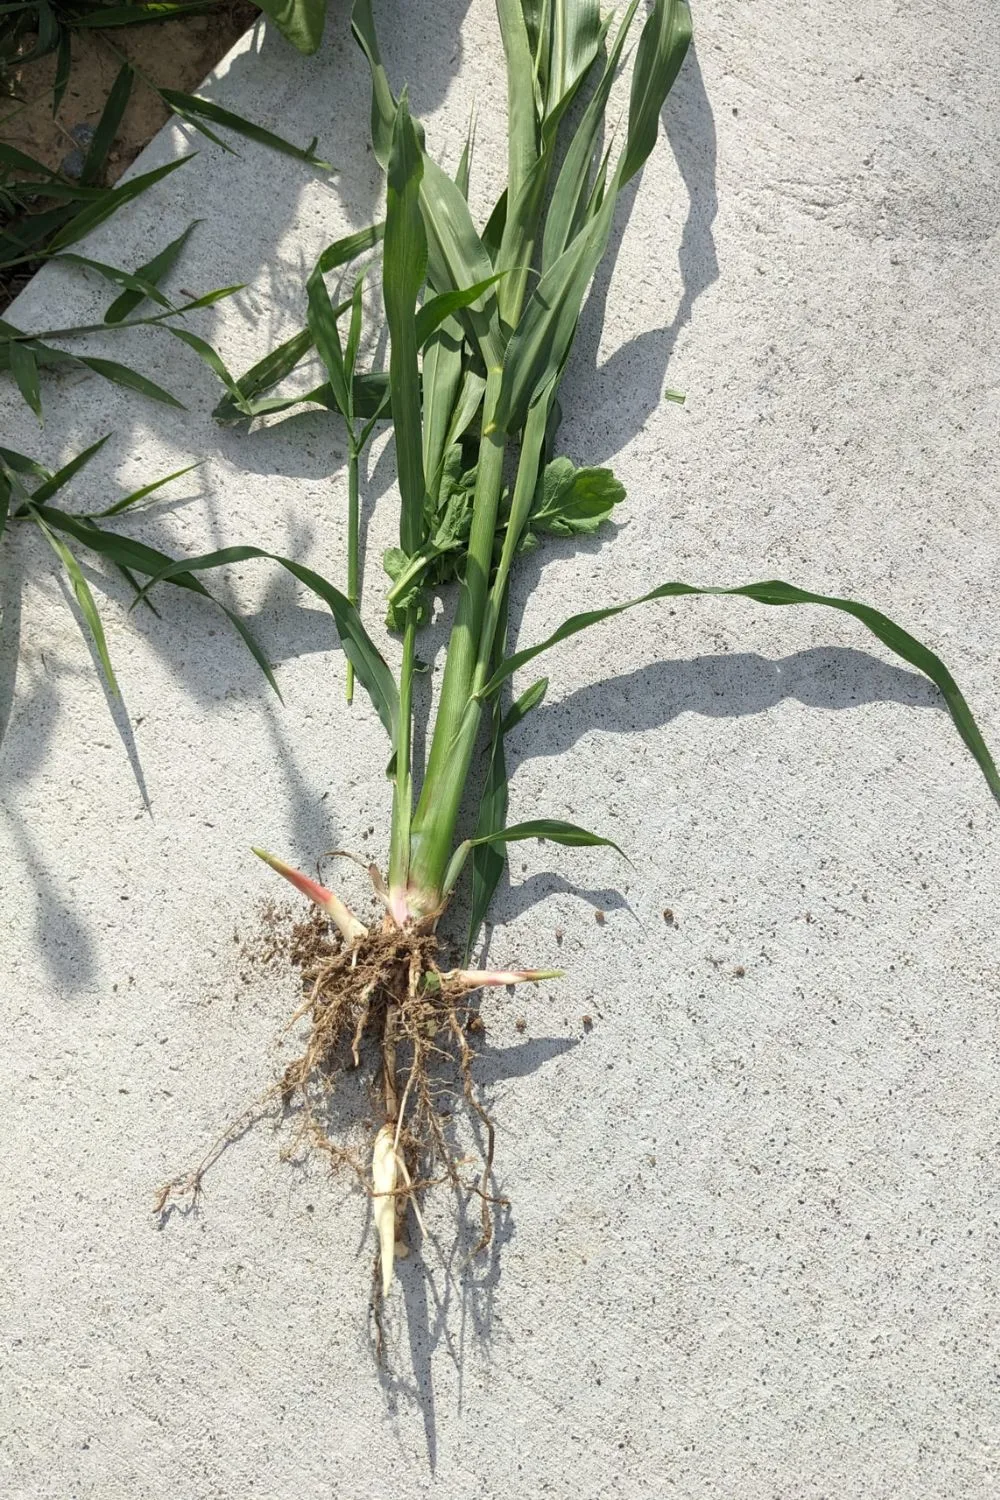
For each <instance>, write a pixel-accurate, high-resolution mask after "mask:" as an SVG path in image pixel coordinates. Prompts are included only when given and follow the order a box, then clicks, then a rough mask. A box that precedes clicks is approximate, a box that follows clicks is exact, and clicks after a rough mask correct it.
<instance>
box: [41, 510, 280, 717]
mask: <svg viewBox="0 0 1000 1500" xmlns="http://www.w3.org/2000/svg"><path fill="white" fill-rule="evenodd" d="M37 510H38V514H39V515H40V516H41V517H42V518H43V520H45V521H46V522H48V524H49V526H51V527H52V528H53V529H54V530H58V531H63V532H65V533H66V534H67V535H68V536H72V537H75V538H76V540H77V541H79V542H82V543H83V545H84V546H85V547H89V548H90V549H91V551H93V552H96V553H98V555H99V556H101V557H106V558H108V560H109V561H110V562H111V563H113V564H114V565H115V567H117V568H121V569H125V568H127V569H129V570H130V571H131V572H134V573H144V574H145V575H146V576H147V577H153V576H154V575H158V574H162V573H163V572H164V570H165V569H168V568H170V569H174V568H175V565H176V567H179V568H180V569H181V570H182V571H171V574H170V578H169V579H168V582H169V583H171V584H173V585H174V586H175V587H176V588H182V589H188V590H190V591H191V592H192V593H194V594H198V595H199V596H200V597H201V598H203V599H207V600H208V601H209V602H210V603H212V604H214V605H216V606H217V607H218V608H219V609H221V610H222V613H223V614H224V615H225V616H226V619H227V620H228V621H229V622H230V624H231V625H232V626H233V628H234V630H236V631H237V632H238V633H239V635H240V636H241V637H242V639H243V642H244V644H245V645H246V647H247V650H248V651H249V652H250V654H251V656H252V657H253V659H254V661H255V662H256V663H257V665H258V666H259V667H260V669H261V671H262V672H263V674H264V676H265V678H266V679H267V681H268V683H269V685H270V686H271V687H272V688H273V690H274V692H275V693H276V694H277V696H278V697H279V698H280V697H281V692H280V690H279V688H278V684H277V682H276V681H275V677H274V672H273V671H272V670H271V664H270V662H269V661H268V659H267V657H266V656H265V655H264V652H263V651H262V650H261V648H260V646H259V645H258V643H257V640H256V639H255V637H254V635H253V634H252V632H251V630H250V628H249V626H248V625H246V624H245V623H244V621H243V620H241V619H240V616H239V615H238V614H236V612H235V611H234V610H231V609H228V608H227V607H226V605H224V604H223V603H222V601H221V599H216V597H215V595H214V594H211V593H210V592H209V590H208V589H207V588H206V587H205V585H204V584H203V583H202V582H201V580H200V579H199V578H196V577H195V576H194V574H193V573H190V572H187V571H183V569H184V563H183V561H181V562H179V563H178V562H177V559H175V558H172V557H169V556H168V555H167V553H165V552H160V551H159V550H158V549H157V548H156V547H149V546H147V545H146V543H145V542H137V541H134V540H133V539H132V538H131V537H127V536H119V535H118V534H117V533H116V532H113V531H105V530H104V529H103V528H102V527H100V526H95V525H94V523H93V521H90V520H88V519H86V518H85V517H83V516H71V515H69V514H68V513H67V512H66V511H62V510H58V509H56V507H55V506H49V505H40V506H38V507H37ZM140 597H141V598H142V601H143V602H144V603H145V602H146V595H145V592H144V591H143V590H138V591H137V598H136V603H138V602H139V598H140Z"/></svg>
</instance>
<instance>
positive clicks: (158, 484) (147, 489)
mask: <svg viewBox="0 0 1000 1500" xmlns="http://www.w3.org/2000/svg"><path fill="white" fill-rule="evenodd" d="M203 462H204V459H202V460H201V461H200V462H198V463H196V464H187V465H185V467H184V468H183V469H175V470H174V472H173V473H172V474H164V476H163V478H162V479H154V480H153V481H152V483H151V484H144V485H143V486H142V488H141V489H138V490H133V491H132V493H131V494H130V495H126V496H125V497H124V499H122V500H116V501H115V503H114V505H108V506H105V508H104V510H92V511H88V512H87V518H88V519H89V520H92V521H100V520H104V518H105V517H107V516H117V515H120V514H121V512H122V511H123V510H129V509H130V508H131V507H132V506H133V505H138V503H139V501H140V500H145V499H146V496H147V495H152V494H153V493H154V492H155V491H156V490H161V489H162V488H163V486H164V485H165V484H169V483H170V481H171V480H172V479H180V478H181V476H182V475H184V474H190V473H191V472H192V470H193V469H200V468H201V465H202V463H203Z"/></svg>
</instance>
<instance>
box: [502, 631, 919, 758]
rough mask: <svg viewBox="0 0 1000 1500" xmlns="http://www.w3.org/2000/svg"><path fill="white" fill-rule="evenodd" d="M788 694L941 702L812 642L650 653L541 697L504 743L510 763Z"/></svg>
mask: <svg viewBox="0 0 1000 1500" xmlns="http://www.w3.org/2000/svg"><path fill="white" fill-rule="evenodd" d="M788 698H794V699H796V700H797V701H798V702H799V703H802V704H804V705H805V706H806V707H808V708H815V709H822V710H825V711H830V710H833V711H837V712H842V711H844V710H848V709H852V708H857V707H859V706H861V705H862V704H866V703H900V704H904V705H905V706H907V707H908V708H925V709H928V708H929V709H939V710H942V711H943V709H944V704H943V700H942V698H941V695H940V693H939V692H938V690H937V689H936V688H935V687H934V685H933V684H932V683H930V682H928V681H927V679H926V678H924V677H922V676H921V675H920V674H919V673H917V672H912V671H909V670H907V669H906V668H904V667H897V666H894V665H892V664H890V663H888V662H884V661H881V660H880V659H879V658H878V657H875V656H871V655H869V654H868V653H867V652H865V651H859V650H856V649H855V648H854V647H849V646H812V647H809V648H808V649H806V650H803V651H797V652H794V653H793V654H792V655H791V656H786V657H782V658H779V659H778V660H772V659H770V658H768V657H765V656H761V655H759V654H758V653H756V652H733V653H726V654H724V655H715V656H696V657H692V658H690V659H689V660H680V661H658V662H654V663H652V664H651V665H649V666H645V667H639V668H637V669H636V670H635V671H634V672H630V673H627V674H626V675H623V676H614V677H607V678H604V679H602V680H601V681H600V682H595V683H590V684H588V685H587V686H586V687H581V688H577V689H576V690H575V691H574V692H572V693H570V694H569V695H568V696H567V697H566V698H564V699H562V701H561V702H557V703H543V704H542V705H541V706H540V707H539V708H538V709H536V710H535V712H534V713H533V714H532V715H531V716H530V717H529V718H528V719H526V720H525V721H524V724H523V726H522V728H521V729H520V732H519V733H518V735H517V736H516V738H515V739H514V741H513V743H512V744H511V745H510V749H509V755H508V761H509V765H510V768H511V769H512V770H513V769H516V767H517V766H518V765H521V764H523V763H524V762H525V761H527V760H532V759H536V758H538V757H543V756H544V757H547V756H555V755H562V754H564V753H565V752H566V751H567V750H569V749H571V748H572V747H573V746H574V745H575V744H576V743H577V742H578V741H579V740H580V739H582V738H583V736H584V735H585V734H587V733H589V732H590V731H591V730H594V729H596V730H601V731H604V732H606V733H612V734H637V733H642V732H643V731H644V730H649V729H660V728H662V727H663V726H664V725H666V724H670V723H671V722H672V721H673V720H674V719H677V718H679V717H680V715H681V714H685V713H694V714H699V715H702V716H704V717H706V718H713V719H731V718H743V717H745V716H748V715H754V714H762V713H766V712H767V710H768V709H771V708H774V707H776V705H777V704H779V703H781V702H783V701H784V700H786V699H788Z"/></svg>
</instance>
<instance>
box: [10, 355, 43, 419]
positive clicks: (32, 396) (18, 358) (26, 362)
mask: <svg viewBox="0 0 1000 1500" xmlns="http://www.w3.org/2000/svg"><path fill="white" fill-rule="evenodd" d="M10 373H11V374H12V375H13V377H14V380H15V382H16V383H17V388H18V390H19V391H20V392H21V395H22V397H23V398H24V400H25V401H26V402H27V404H28V405H29V406H30V407H31V410H32V411H33V412H34V413H35V416H36V417H37V418H38V420H39V422H41V420H42V394H41V388H40V386H39V382H38V360H37V358H36V357H35V354H34V352H33V351H32V350H31V349H30V348H29V347H28V345H27V344H18V343H12V344H11V345H10Z"/></svg>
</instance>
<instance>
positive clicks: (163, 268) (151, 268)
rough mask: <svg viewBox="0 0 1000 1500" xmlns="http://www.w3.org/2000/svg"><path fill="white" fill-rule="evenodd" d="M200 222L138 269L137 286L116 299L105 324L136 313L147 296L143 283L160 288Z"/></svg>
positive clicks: (193, 222)
mask: <svg viewBox="0 0 1000 1500" xmlns="http://www.w3.org/2000/svg"><path fill="white" fill-rule="evenodd" d="M200 222H201V221H200V219H193V220H192V221H191V223H190V224H189V225H188V227H187V228H186V229H185V230H183V231H182V232H181V233H180V234H179V235H178V236H177V238H176V239H175V240H171V241H170V244H169V245H164V247H163V249H162V250H160V251H158V252H157V253H156V255H154V256H153V258H152V260H148V261H146V263H145V264H144V265H141V266H138V267H137V268H136V270H135V272H134V273H133V274H134V276H135V279H136V283H137V284H136V286H135V287H134V288H132V289H130V290H128V291H124V292H122V294H121V296H120V297H116V298H115V300H114V302H112V304H111V306H110V307H109V308H108V310H107V312H106V313H105V314H104V321H105V323H120V322H121V321H122V319H123V318H127V317H128V316H129V314H130V313H132V312H134V311H135V309H136V308H137V307H138V306H139V305H140V303H141V302H142V301H143V299H144V298H145V296H146V293H145V292H144V291H143V290H142V289H141V288H142V284H143V283H146V284H148V285H149V286H154V287H158V286H159V284H160V282H161V281H162V280H163V278H164V276H166V275H167V273H168V272H169V271H170V270H171V269H172V268H173V266H174V264H175V263H176V261H177V259H178V257H179V256H180V253H181V251H182V250H183V249H184V246H185V245H186V244H187V242H188V238H189V236H190V234H191V231H192V230H193V229H194V227H195V225H196V224H199V223H200Z"/></svg>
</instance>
